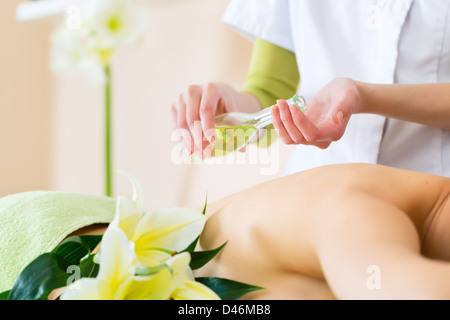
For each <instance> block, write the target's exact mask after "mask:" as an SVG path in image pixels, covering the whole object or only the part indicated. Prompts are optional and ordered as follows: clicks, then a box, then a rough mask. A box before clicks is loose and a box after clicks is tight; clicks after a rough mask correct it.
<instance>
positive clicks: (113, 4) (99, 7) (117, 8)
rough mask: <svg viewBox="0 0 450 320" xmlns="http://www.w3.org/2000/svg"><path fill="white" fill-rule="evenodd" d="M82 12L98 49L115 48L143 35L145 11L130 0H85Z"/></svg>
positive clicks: (133, 42) (139, 38) (131, 42)
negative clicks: (97, 41)
mask: <svg viewBox="0 0 450 320" xmlns="http://www.w3.org/2000/svg"><path fill="white" fill-rule="evenodd" d="M81 14H82V15H84V18H83V19H84V20H85V24H86V25H87V26H89V28H90V29H91V30H92V32H93V33H94V34H95V36H96V38H97V39H98V40H99V43H98V44H99V48H100V49H101V50H106V51H114V50H116V49H117V48H118V47H120V46H122V45H132V44H136V43H138V42H139V41H140V40H141V39H142V38H143V35H144V31H145V21H146V16H147V12H146V10H144V9H143V8H141V7H139V6H137V5H136V4H135V3H134V2H133V1H131V0H89V1H84V2H82V5H81Z"/></svg>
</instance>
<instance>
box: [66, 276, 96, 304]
mask: <svg viewBox="0 0 450 320" xmlns="http://www.w3.org/2000/svg"><path fill="white" fill-rule="evenodd" d="M97 285H98V282H97V280H96V279H92V278H83V279H80V280H77V281H76V282H74V283H72V284H71V285H70V286H68V287H67V289H66V291H64V293H63V294H62V295H61V296H60V299H61V300H99V298H100V297H99V295H98V287H97Z"/></svg>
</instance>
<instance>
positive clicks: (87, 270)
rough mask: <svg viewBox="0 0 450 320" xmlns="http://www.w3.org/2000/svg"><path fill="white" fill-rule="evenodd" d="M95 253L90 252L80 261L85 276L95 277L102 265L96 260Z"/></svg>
mask: <svg viewBox="0 0 450 320" xmlns="http://www.w3.org/2000/svg"><path fill="white" fill-rule="evenodd" d="M94 257H95V255H93V254H90V255H88V256H86V257H84V258H83V259H81V261H80V273H81V277H83V278H95V277H96V276H97V274H98V270H99V269H100V265H99V264H97V263H95V262H94Z"/></svg>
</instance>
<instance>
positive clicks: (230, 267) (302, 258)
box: [198, 164, 450, 299]
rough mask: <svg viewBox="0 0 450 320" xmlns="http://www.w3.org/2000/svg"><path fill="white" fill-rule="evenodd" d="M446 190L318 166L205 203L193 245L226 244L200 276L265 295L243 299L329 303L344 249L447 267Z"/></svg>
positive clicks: (416, 179) (362, 169)
mask: <svg viewBox="0 0 450 320" xmlns="http://www.w3.org/2000/svg"><path fill="white" fill-rule="evenodd" d="M448 190H450V188H449V181H448V180H447V179H445V178H441V177H437V176H432V175H428V174H421V173H414V172H410V171H405V170H399V169H393V168H388V167H382V166H376V165H362V164H349V165H337V166H327V167H321V168H317V169H313V170H309V171H305V172H302V173H298V174H295V175H291V176H288V177H283V178H280V179H277V180H274V181H270V182H268V183H264V184H261V185H258V186H255V187H253V188H251V189H249V190H247V191H244V192H240V193H238V194H235V195H232V196H230V197H228V198H225V199H223V200H221V201H217V202H216V203H213V204H211V205H209V207H208V212H207V214H208V216H209V218H208V222H207V224H206V228H205V231H204V233H203V235H202V239H201V242H200V244H201V246H202V247H203V249H211V248H214V247H217V246H219V245H221V244H222V243H224V242H225V241H228V244H227V246H226V248H225V249H224V251H223V253H222V254H221V255H220V256H218V257H217V258H216V259H215V261H213V262H212V263H210V264H208V265H207V266H206V267H205V268H204V269H202V270H199V273H198V275H210V276H211V275H215V276H222V277H228V278H232V279H236V280H240V281H244V282H250V283H254V284H256V285H261V286H264V287H266V288H267V290H265V291H262V292H258V293H254V294H253V295H252V296H249V297H250V298H265V299H272V298H279V299H289V298H290V299H305V298H311V299H329V298H333V297H334V295H335V294H336V292H338V293H340V291H339V290H340V289H338V287H339V286H340V284H339V281H337V283H336V284H333V283H332V284H331V287H330V278H333V277H334V275H333V272H335V270H334V268H335V267H334V265H336V261H335V260H333V259H341V258H342V255H345V254H346V251H344V250H343V248H348V250H347V251H348V252H349V254H350V255H351V254H353V253H356V252H358V250H361V248H359V246H358V243H361V246H362V245H363V244H364V245H365V246H366V247H374V248H375V249H376V247H377V245H378V244H379V243H380V244H383V245H386V244H387V243H386V244H384V243H383V241H386V242H387V241H391V242H392V243H399V244H400V245H399V248H400V247H401V250H399V252H401V254H397V256H399V257H400V256H402V254H404V257H405V259H404V260H405V261H406V260H408V259H409V254H410V253H411V255H412V254H414V256H416V255H418V253H420V252H421V251H422V253H423V254H424V255H425V256H428V257H432V258H439V259H443V260H447V259H449V258H450V254H449V252H450V250H449V248H448V246H445V245H442V244H443V243H450V238H449V239H447V238H448V237H449V236H448V235H447V233H446V232H444V229H445V228H443V227H439V225H440V224H438V223H437V222H438V221H441V222H442V221H446V220H448V219H450V212H449V210H448V209H446V206H445V205H446V199H447V195H448ZM449 222H450V221H449ZM371 234H374V236H373V237H370V235H371ZM375 235H376V236H375ZM445 241H446V242H445ZM380 246H381V245H380ZM388 247H389V246H388ZM383 248H384V247H383ZM392 248H395V246H392ZM368 249H369V248H368ZM375 249H374V250H373V252H376V250H375ZM393 250H394V249H393ZM341 251H342V253H341V257H339V256H336V257H334V258H333V259H332V258H331V257H333V255H334V253H335V252H341ZM384 251H386V250H384ZM387 251H389V250H387ZM380 252H381V250H380ZM359 254H360V255H361V253H359ZM386 254H387V253H386ZM386 254H385V253H384V252H383V253H380V257H382V256H383V257H384V256H385V255H386ZM392 254H394V253H392ZM375 257H377V255H376V254H375V253H374V254H373V255H368V257H367V258H368V259H369V258H375ZM347 259H351V256H350V258H349V257H347ZM380 259H381V258H380ZM383 259H384V258H383ZM339 261H340V260H339ZM380 261H381V260H380ZM328 264H331V265H333V266H332V267H330V268H329V270H328V269H327V265H328ZM380 264H383V263H381V262H380ZM355 265H356V263H355V264H351V265H345V266H344V264H343V266H342V267H343V268H344V267H345V268H350V267H351V268H354V267H355ZM361 268H363V267H361ZM365 271H366V268H365V266H364V270H362V269H361V272H360V273H361V275H360V278H363V277H364V276H365V277H367V275H366V274H365ZM342 272H343V271H342ZM355 272H359V271H355ZM329 273H331V275H329ZM340 277H341V278H342V276H340ZM361 281H362V280H361ZM333 286H335V287H336V288H333ZM345 294H346V292H343V294H342V295H345ZM338 295H341V294H338Z"/></svg>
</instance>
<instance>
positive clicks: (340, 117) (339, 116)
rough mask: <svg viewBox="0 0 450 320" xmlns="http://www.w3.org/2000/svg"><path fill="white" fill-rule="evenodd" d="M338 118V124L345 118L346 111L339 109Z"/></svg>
mask: <svg viewBox="0 0 450 320" xmlns="http://www.w3.org/2000/svg"><path fill="white" fill-rule="evenodd" d="M336 118H337V124H340V123H341V121H342V119H344V113H343V112H342V111H339V112H338V113H337V114H336Z"/></svg>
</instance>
